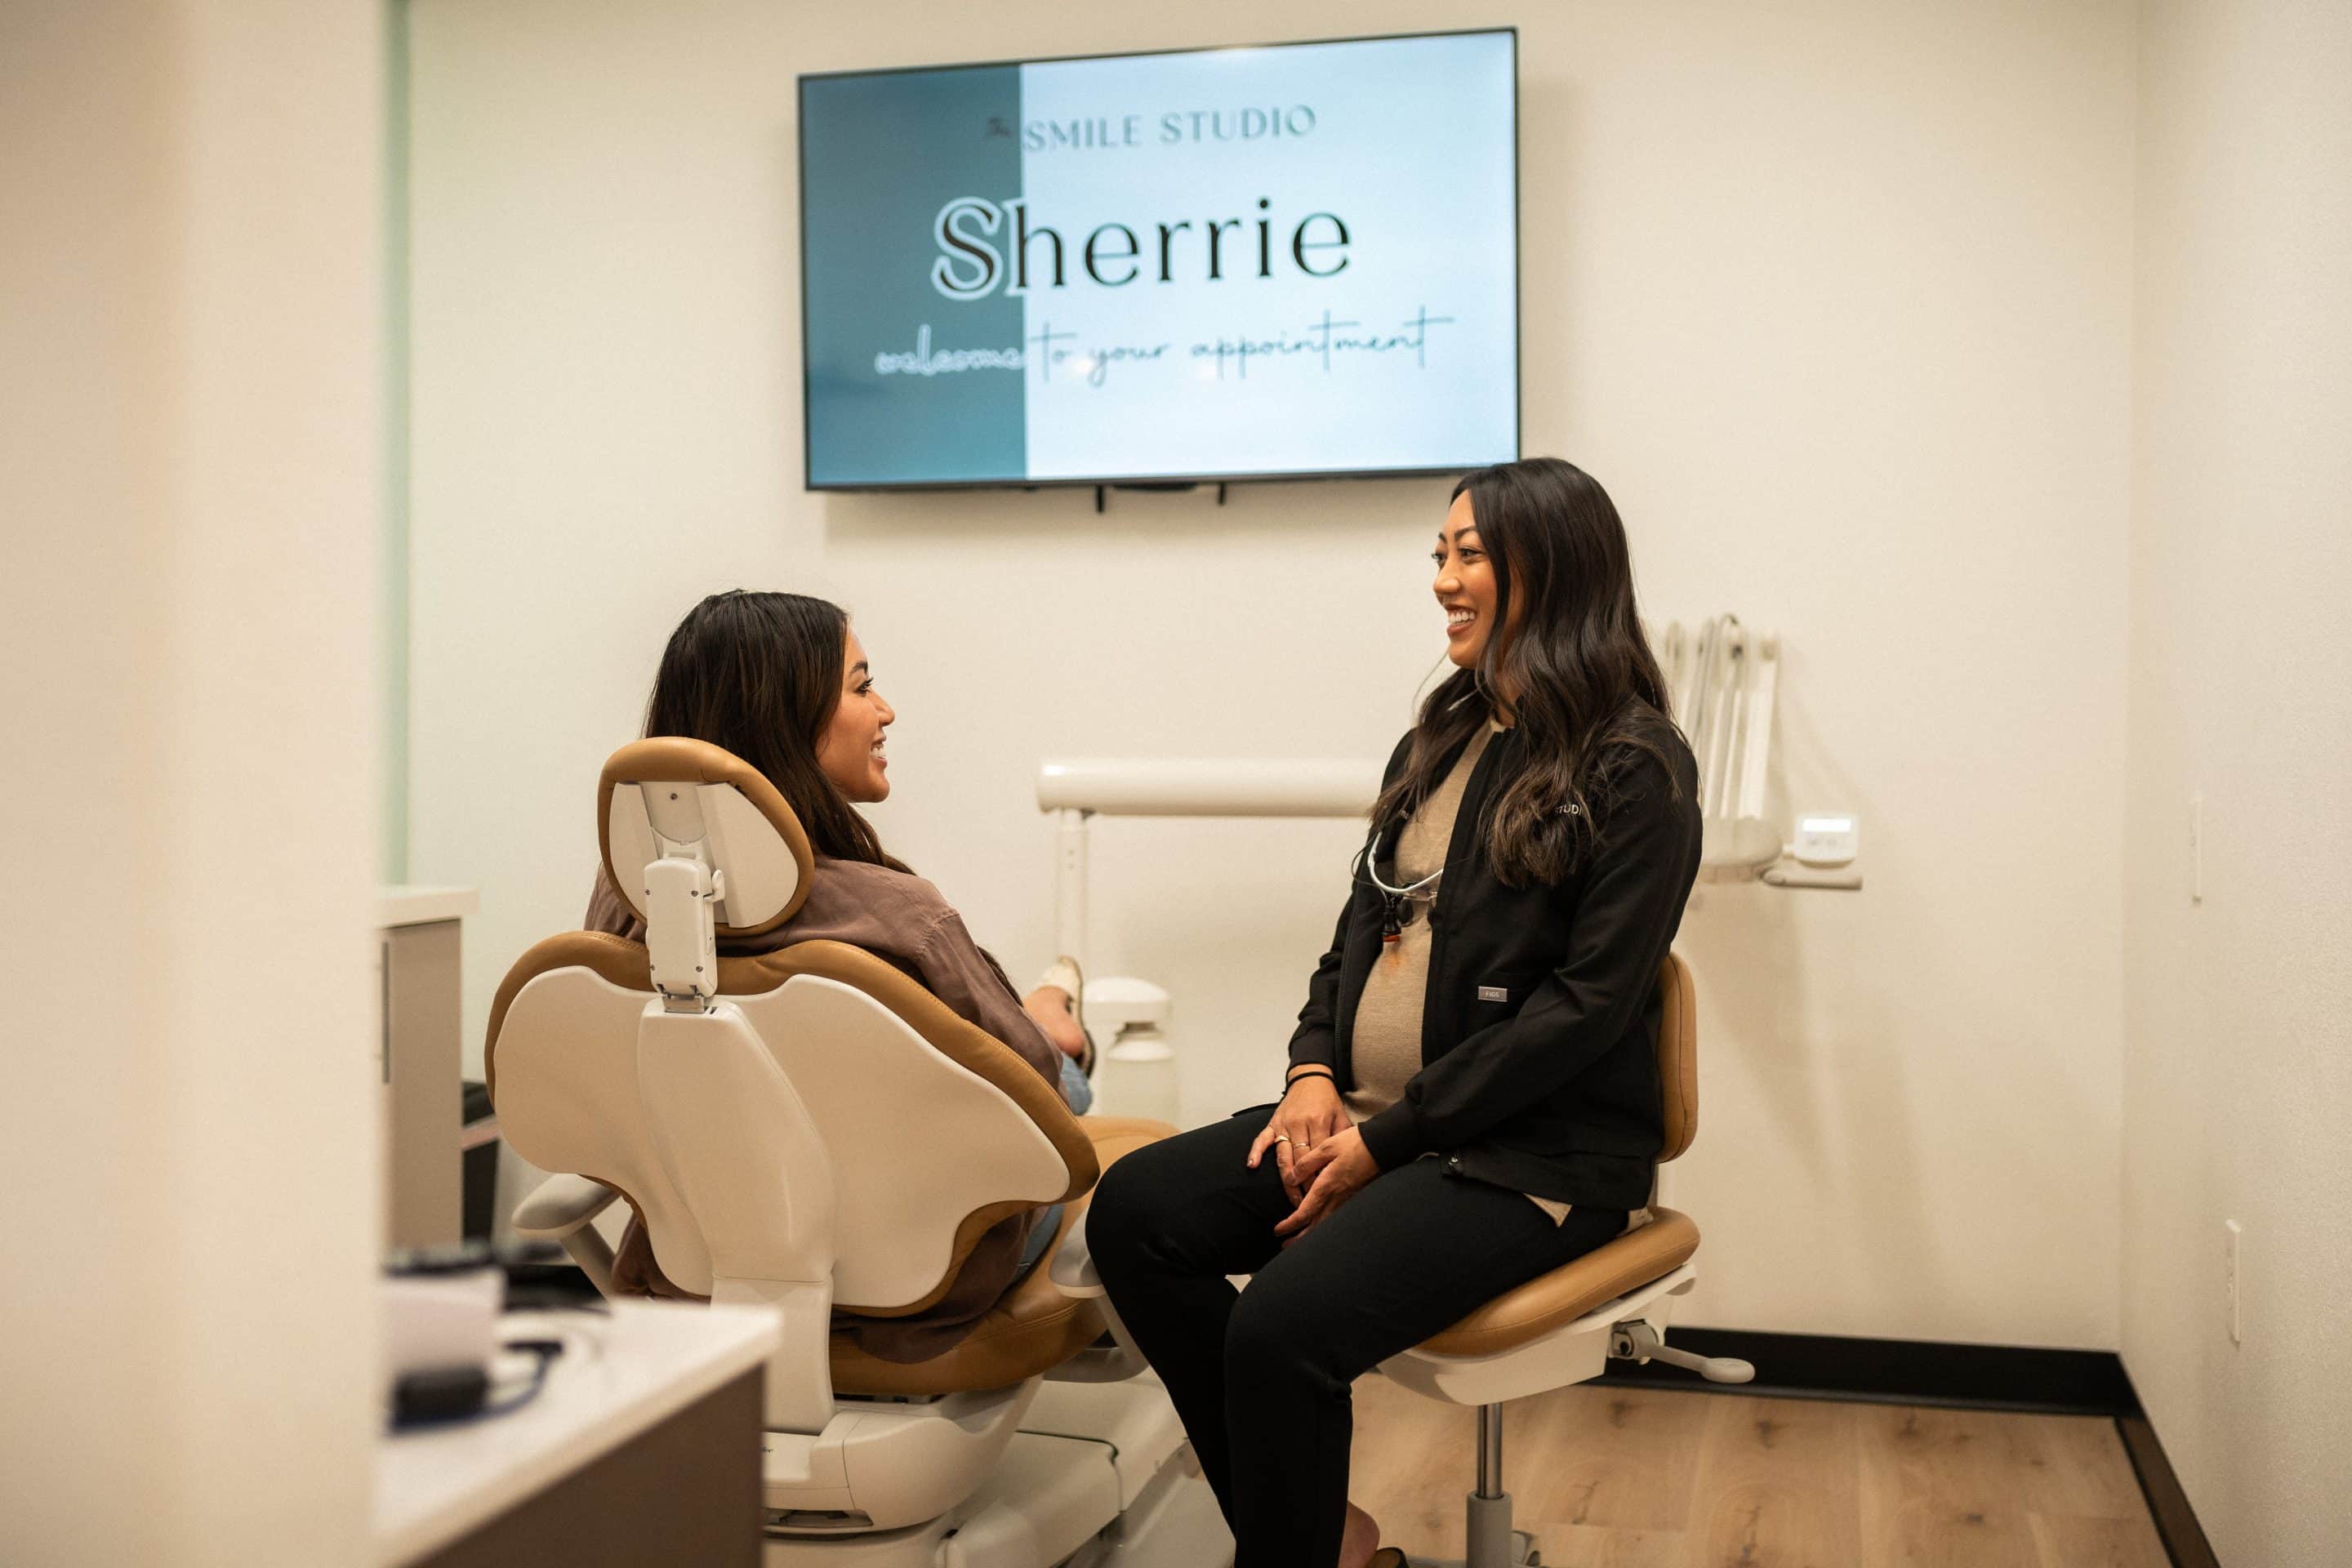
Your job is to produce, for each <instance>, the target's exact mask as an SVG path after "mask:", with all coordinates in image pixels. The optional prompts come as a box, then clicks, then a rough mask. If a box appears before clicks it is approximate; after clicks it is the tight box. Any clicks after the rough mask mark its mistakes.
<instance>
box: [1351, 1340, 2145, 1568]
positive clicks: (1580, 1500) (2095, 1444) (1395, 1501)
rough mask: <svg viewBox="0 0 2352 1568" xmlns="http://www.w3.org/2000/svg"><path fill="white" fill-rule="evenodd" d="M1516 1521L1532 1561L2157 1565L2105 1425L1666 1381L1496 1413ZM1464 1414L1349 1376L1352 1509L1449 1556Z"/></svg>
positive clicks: (1463, 1463)
mask: <svg viewBox="0 0 2352 1568" xmlns="http://www.w3.org/2000/svg"><path fill="white" fill-rule="evenodd" d="M1506 1420H1507V1425H1506V1426H1505V1428H1504V1434H1503V1467H1504V1482H1505V1486H1506V1489H1507V1490H1508V1491H1509V1492H1510V1493H1511V1495H1512V1499H1513V1508H1514V1510H1515V1514H1516V1522H1517V1525H1518V1527H1519V1528H1520V1529H1522V1530H1532V1531H1535V1533H1536V1536H1537V1539H1538V1550H1539V1551H1540V1552H1541V1554H1542V1559H1543V1562H1544V1563H1545V1564H1546V1568H1877V1565H1878V1564H1882V1563H1885V1564H1904V1565H1910V1564H1935V1565H1937V1568H1945V1565H1949V1568H2167V1560H2166V1557H2165V1553H2164V1548H2163V1545H2162V1544H2161V1542H2159V1541H2158V1538H2157V1533H2156V1527H2155V1525H2154V1523H2153V1522H2152V1521H2150V1520H2149V1518H2148V1513H2147V1503H2146V1502H2145V1500H2143V1499H2142V1498H2141V1496H2140V1490H2139V1485H2138V1483H2137V1481H2136V1480H2135V1479H2133V1476H2132V1469H2131V1462H2130V1461H2129V1460H2128V1459H2127V1458H2125V1456H2124V1450H2123V1444H2122V1442H2121V1440H2120V1439H2119V1438H2118V1437H2117V1436H2116V1428H2115V1424H2114V1423H2113V1422H2111V1421H2107V1420H2105V1419H2102V1418H2100V1417H2097V1416H2089V1415H2007V1414H1992V1413H1987V1412H1982V1411H1969V1410H1936V1409H1924V1408H1918V1407H1914V1406H1909V1405H1844V1404H1830V1403H1826V1402H1822V1401H1816V1400H1790V1399H1761V1398H1750V1397H1747V1396H1743V1395H1737V1394H1704V1393H1696V1392H1684V1391H1680V1390H1669V1391H1666V1392H1664V1393H1654V1392H1651V1391H1648V1390H1636V1389H1610V1388H1565V1389H1561V1390H1559V1392H1557V1393H1555V1394H1546V1395H1544V1396H1542V1397H1540V1398H1536V1399H1528V1400H1523V1401H1520V1402H1519V1403H1517V1404H1516V1405H1512V1406H1510V1409H1509V1414H1508V1415H1507V1417H1506ZM1476 1431H1477V1420H1476V1414H1475V1412H1474V1411H1471V1410H1467V1409H1463V1408H1460V1407H1457V1406H1454V1405H1441V1404H1439V1403H1438V1402H1436V1401H1435V1400H1432V1399H1424V1398H1423V1397H1421V1396H1420V1395H1418V1394H1411V1393H1408V1392H1406V1391H1405V1390H1403V1389H1402V1388H1399V1387H1398V1386H1396V1385H1395V1384H1391V1383H1389V1382H1388V1381H1386V1380H1385V1379H1383V1378H1380V1377H1377V1376H1374V1377H1368V1378H1365V1379H1364V1380H1363V1381H1362V1382H1360V1383H1359V1384H1357V1385H1356V1447H1355V1463H1354V1477H1355V1479H1354V1484H1353V1486H1352V1487H1351V1488H1350V1490H1351V1492H1352V1494H1353V1497H1354V1500H1355V1501H1356V1502H1357V1504H1358V1505H1359V1506H1360V1507H1362V1508H1365V1509H1367V1510H1370V1512H1371V1514H1372V1515H1373V1517H1374V1518H1376V1519H1378V1520H1379V1521H1381V1535H1382V1539H1383V1540H1384V1541H1385V1542H1386V1543H1387V1544H1389V1545H1391V1546H1402V1547H1403V1548H1404V1549H1405V1551H1406V1552H1408V1553H1410V1554H1413V1555H1416V1556H1418V1555H1421V1554H1424V1553H1425V1554H1428V1555H1431V1556H1437V1557H1445V1556H1454V1557H1458V1556H1460V1555H1461V1554H1462V1552H1463V1540H1462V1498H1463V1494H1464V1493H1465V1492H1466V1491H1468V1490H1469V1489H1470V1485H1471V1482H1472V1480H1473V1479H1474V1478H1475V1471H1476V1464H1477V1460H1476Z"/></svg>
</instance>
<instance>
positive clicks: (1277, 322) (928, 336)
mask: <svg viewBox="0 0 2352 1568" xmlns="http://www.w3.org/2000/svg"><path fill="white" fill-rule="evenodd" d="M1517 45H1518V37H1517V32H1516V31H1515V30H1513V29H1509V28H1503V29H1497V30H1494V31H1486V32H1462V33H1432V34H1424V35H1417V36H1412V37H1383V38H1362V39H1353V40H1347V41H1339V42H1330V43H1310V44H1282V45H1275V46H1271V47H1264V48H1231V49H1198V50H1187V51H1182V52H1178V53H1169V54H1145V55H1115V56H1100V57H1096V58H1083V59H1051V60H1034V61H1027V62H1021V63H1013V64H1003V65H972V66H955V67H945V68H927V69H919V70H887V71H850V72H841V73H835V74H827V75H818V76H804V77H803V78H801V79H800V154H801V324H802V344H803V397H804V405H803V406H804V410H805V415H804V417H805V422H806V427H805V433H804V434H805V447H806V468H805V470H804V471H805V473H806V476H807V483H808V486H809V488H810V489H899V488H924V487H937V486H962V485H1050V484H1118V483H1127V482H1141V483H1149V482H1155V481H1160V482H1168V481H1183V480H1199V479H1303V478H1307V477H1313V476H1329V477H1338V476H1363V475H1383V474H1387V475H1396V474H1415V473H1435V472H1448V471H1454V470H1458V469H1461V468H1471V467H1476V466H1479V465H1482V464H1486V463H1493V462H1501V461H1506V460H1507V459H1510V458H1516V457H1517V456H1518V447H1519V352H1518V148H1517V122H1518V102H1517V86H1518V73H1517Z"/></svg>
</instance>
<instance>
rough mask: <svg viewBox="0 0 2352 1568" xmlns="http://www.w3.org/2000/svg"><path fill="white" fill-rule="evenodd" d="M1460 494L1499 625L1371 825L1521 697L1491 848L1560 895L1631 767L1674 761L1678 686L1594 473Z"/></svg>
mask: <svg viewBox="0 0 2352 1568" xmlns="http://www.w3.org/2000/svg"><path fill="white" fill-rule="evenodd" d="M1465 494H1466V495H1468V496H1469V498H1470V510H1471V514H1472V516H1473V518H1474V519H1475V521H1476V523H1477V525H1478V538H1479V542H1480V543H1481V544H1482V545H1483V546H1484V547H1485V549H1486V555H1487V559H1488V560H1489V561H1490V562H1491V563H1493V567H1494V573H1495V625H1494V627H1493V628H1492V629H1491V630H1490V631H1489V632H1488V634H1487V637H1486V648H1485V650H1484V651H1483V652H1482V653H1481V654H1480V656H1479V660H1478V666H1477V668H1475V669H1460V670H1456V671H1454V674H1452V675H1451V676H1449V677H1447V678H1446V679H1445V680H1444V681H1443V682H1441V683H1440V684H1439V686H1438V688H1437V689H1436V690H1434V691H1433V692H1431V693H1430V694H1429V697H1428V700H1425V701H1424V702H1423V704H1422V706H1421V716H1420V719H1419V721H1418V722H1417V723H1415V725H1414V726H1413V731H1412V749H1411V751H1410V752H1408V754H1407V756H1406V759H1405V765H1404V770H1403V772H1402V773H1399V774H1398V775H1397V779H1396V782H1395V783H1394V784H1391V785H1389V786H1388V788H1386V789H1385V790H1383V791H1381V797H1380V799H1379V800H1378V801H1377V802H1375V803H1374V804H1373V806H1372V811H1371V817H1372V821H1373V822H1374V823H1375V824H1377V825H1380V826H1382V827H1386V826H1389V825H1391V824H1395V823H1399V822H1402V820H1403V819H1404V818H1406V817H1407V816H1410V815H1411V814H1412V811H1413V809H1414V808H1415V807H1416V806H1418V805H1420V804H1421V803H1422V801H1423V800H1425V799H1427V798H1428V796H1429V795H1430V793H1431V792H1432V791H1433V790H1434V789H1435V788H1436V787H1437V786H1438V784H1440V783H1442V782H1443V781H1444V770H1445V768H1446V766H1447V764H1448V763H1451V761H1452V760H1453V759H1454V756H1456V755H1457V754H1458V753H1459V752H1460V751H1461V749H1462V747H1463V745H1464V744H1465V742H1468V741H1469V739H1470V738H1471V737H1472V736H1473V735H1475V733H1476V732H1477V731H1478V729H1479V728H1480V726H1482V725H1484V724H1485V723H1486V721H1488V719H1489V718H1492V717H1497V716H1502V715H1503V714H1504V711H1505V710H1504V703H1503V700H1502V697H1501V693H1504V692H1508V693H1510V694H1511V696H1510V700H1509V704H1508V714H1507V716H1508V717H1509V719H1510V720H1511V721H1512V722H1513V723H1514V724H1516V725H1517V728H1518V731H1519V734H1520V737H1521V739H1522V742H1523V743H1524V745H1525V747H1526V754H1527V762H1526V765H1525V766H1524V767H1523V768H1521V769H1520V771H1519V773H1518V774H1517V776H1516V777H1515V778H1513V779H1512V780H1511V781H1510V782H1509V783H1508V784H1506V785H1505V786H1504V787H1503V789H1502V791H1501V793H1500V794H1498V795H1496V796H1495V797H1494V798H1493V799H1492V800H1491V801H1490V802H1489V803H1488V805H1487V806H1486V810H1485V812H1484V813H1483V815H1482V823H1481V827H1480V833H1481V842H1482V844H1483V847H1484V848H1485V851H1486V861H1487V864H1488V865H1489V866H1490V867H1492V868H1493V869H1494V872H1495V875H1496V877H1497V878H1499V879H1501V880H1502V881H1503V882H1505V883H1507V884H1508V885H1510V886H1513V887H1525V886H1528V885H1529V884H1538V885H1549V884H1551V883H1556V882H1559V881H1560V880H1562V879H1565V878H1566V877H1568V876H1569V875H1570V873H1571V872H1572V871H1573V870H1574V869H1575V868H1576V866H1577V865H1578V863H1579V862H1580V860H1581V859H1582V858H1583V857H1584V856H1585V855H1586V854H1587V853H1588V852H1589V851H1590V849H1591V845H1592V842H1593V839H1594V837H1595V835H1596V833H1597V832H1598V827H1597V826H1596V818H1597V817H1602V816H1606V814H1607V811H1608V808H1609V806H1610V805H1611V804H1612V801H1613V799H1614V785H1615V783H1616V781H1617V780H1618V779H1619V778H1620V777H1622V773H1623V770H1624V767H1625V764H1626V763H1628V762H1630V761H1631V760H1632V758H1633V756H1634V755H1636V754H1638V753H1642V752H1647V753H1648V754H1650V755H1652V756H1654V757H1655V758H1657V759H1658V761H1659V762H1661V763H1664V762H1665V761H1666V756H1665V753H1664V751H1663V750H1662V749H1661V748H1660V746H1659V744H1658V742H1657V741H1656V740H1655V739H1654V736H1655V735H1656V733H1657V729H1658V727H1659V726H1660V725H1661V724H1662V723H1663V724H1664V725H1666V726H1668V727H1671V725H1672V721H1673V720H1672V714H1671V712H1670V711H1669V699H1668V697H1667V694H1666V682H1665V678H1664V676H1663V675H1661V674H1660V673H1659V670H1658V661H1657V658H1656V657H1655V656H1654V654H1652V653H1651V651H1650V644H1649V639H1648V638H1647V637H1644V636H1643V633H1642V622H1641V617H1640V616H1638V615H1637V614H1636V613H1635V610H1634V606H1633V559H1632V556H1631V554H1630V553H1629V552H1628V551H1627V549H1626V546H1625V525H1624V523H1623V522H1622V521H1620V520H1619V518H1618V516H1617V508H1616V506H1615V504H1614V503H1612V501H1611V500H1610V499H1609V492H1608V491H1606V490H1604V489H1601V485H1600V483H1599V481H1597V480H1596V479H1593V478H1592V476H1591V475H1590V474H1588V473H1586V472H1585V471H1584V470H1583V469H1581V468H1577V467H1576V466H1575V465H1574V464H1572V463H1567V462H1563V461H1561V460H1560V459H1559V458H1526V459H1523V460H1521V461H1519V462H1516V463H1498V464H1496V466H1495V467H1493V468H1480V469H1479V470H1478V471H1477V472H1475V473H1474V474H1470V475H1467V476H1465V478H1464V479H1462V481H1461V482H1460V483H1459V484H1457V485H1455V486H1454V497H1455V498H1456V499H1459V498H1460V497H1462V496H1464V495H1465ZM1515 605H1516V606H1517V610H1516V614H1517V623H1516V624H1514V621H1513V616H1514V613H1515V611H1514V606H1515ZM1668 776H1669V777H1670V778H1671V777H1672V776H1673V772H1672V769H1671V768H1669V770H1668Z"/></svg>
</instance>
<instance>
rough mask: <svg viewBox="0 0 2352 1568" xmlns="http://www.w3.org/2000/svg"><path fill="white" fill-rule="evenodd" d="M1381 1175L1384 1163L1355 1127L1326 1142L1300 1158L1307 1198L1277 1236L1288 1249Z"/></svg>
mask: <svg viewBox="0 0 2352 1568" xmlns="http://www.w3.org/2000/svg"><path fill="white" fill-rule="evenodd" d="M1380 1173H1381V1167H1380V1163H1379V1162H1378V1161H1376V1160H1374V1159H1373V1158H1372V1152H1371V1151H1370V1149H1367V1148H1365V1147H1364V1138H1363V1134H1361V1133H1360V1132H1358V1131H1356V1130H1355V1129H1354V1128H1353V1127H1350V1128H1349V1129H1348V1130H1347V1131H1344V1132H1341V1133H1339V1134H1337V1135H1335V1136H1333V1137H1331V1138H1328V1139H1326V1140H1325V1141H1324V1142H1321V1143H1318V1144H1317V1145H1316V1146H1315V1147H1314V1148H1313V1149H1310V1150H1309V1151H1307V1152H1306V1153H1304V1154H1301V1155H1300V1156H1299V1157H1298V1180H1299V1181H1300V1183H1302V1184H1304V1185H1305V1186H1306V1188H1307V1195H1306V1196H1305V1197H1304V1198H1301V1199H1300V1200H1299V1202H1298V1206H1297V1208H1295V1209H1293V1210H1291V1211H1290V1214H1289V1215H1288V1216H1287V1217H1286V1218H1285V1219H1284V1220H1283V1221H1282V1223H1281V1224H1279V1225H1277V1226H1275V1227H1274V1234H1275V1235H1276V1236H1278V1237H1282V1239H1283V1242H1284V1245H1286V1246H1287V1245H1288V1244H1289V1243H1291V1242H1294V1241H1296V1240H1297V1239H1298V1238H1299V1237H1302V1236H1305V1235H1306V1234H1307V1232H1308V1231H1309V1230H1311V1229H1312V1228H1314V1226H1315V1225H1316V1223H1317V1222H1318V1220H1321V1219H1323V1218H1325V1217H1326V1216H1328V1215H1329V1214H1330V1213H1331V1211H1332V1210H1333V1209H1336V1208H1338V1207H1339V1205H1341V1204H1344V1203H1346V1202H1347V1201H1348V1200H1349V1198H1352V1197H1354V1196H1355V1195H1356V1194H1358V1193H1360V1192H1361V1191H1363V1190H1364V1184H1366V1183H1367V1182H1370V1180H1371V1179H1372V1178H1373V1177H1374V1176H1377V1175H1379V1174H1380Z"/></svg>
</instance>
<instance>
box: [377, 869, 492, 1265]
mask: <svg viewBox="0 0 2352 1568" xmlns="http://www.w3.org/2000/svg"><path fill="white" fill-rule="evenodd" d="M476 903H477V900H476V897H475V895H474V894H473V892H472V891H471V890H470V889H456V888H387V889H383V893H382V896H381V897H380V898H379V900H378V914H377V921H378V929H377V931H376V1039H375V1052H376V1060H375V1068H376V1079H377V1082H378V1085H379V1086H380V1087H379V1100H380V1102H381V1105H382V1114H383V1150H384V1202H385V1222H384V1241H385V1245H387V1246H390V1247H434V1246H440V1245H443V1244H446V1243H449V1242H454V1241H456V1240H457V1239H458V1237H459V1235H460V1234H461V1214H460V1208H461V1204H460V1193H461V1182H462V1171H463V1163H462V1159H461V1155H460V1152H459V1148H458V1134H459V1130H460V1122H461V1111H460V1103H461V1098H462V1095H461V1090H460V1089H459V1088H458V1058H459V1055H460V1051H459V1030H460V1018H461V1014H462V1000H461V998H462V992H461V990H460V986H459V982H460V971H459V963H460V960H459V947H460V942H459V933H460V929H461V928H460V921H461V920H462V919H463V917H464V916H466V915H467V914H471V913H472V912H473V910H474V909H475V907H476Z"/></svg>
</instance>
